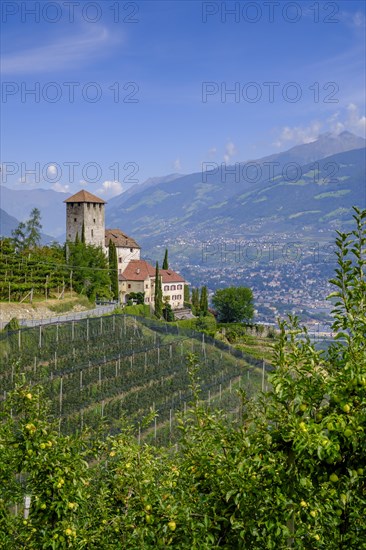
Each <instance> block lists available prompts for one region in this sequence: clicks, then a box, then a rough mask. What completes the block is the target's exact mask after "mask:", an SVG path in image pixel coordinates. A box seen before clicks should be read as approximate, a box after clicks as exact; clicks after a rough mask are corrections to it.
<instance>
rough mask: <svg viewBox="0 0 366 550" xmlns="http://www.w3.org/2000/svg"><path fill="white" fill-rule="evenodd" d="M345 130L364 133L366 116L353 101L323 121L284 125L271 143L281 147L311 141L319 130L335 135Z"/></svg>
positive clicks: (365, 130) (365, 132)
mask: <svg viewBox="0 0 366 550" xmlns="http://www.w3.org/2000/svg"><path fill="white" fill-rule="evenodd" d="M345 130H347V131H349V132H352V133H354V134H356V135H361V136H362V137H365V135H366V116H365V115H363V114H361V113H360V109H359V107H358V106H357V105H356V104H355V103H349V104H348V106H347V107H346V109H343V110H338V111H335V112H334V113H333V114H332V115H331V116H330V117H328V118H327V119H325V120H324V121H320V120H315V121H313V122H312V123H311V124H309V125H308V126H292V127H291V126H284V127H283V128H282V130H281V131H280V134H279V136H278V138H277V139H276V141H275V142H274V143H272V145H274V146H275V147H283V146H293V145H300V144H302V143H311V142H312V141H315V140H316V139H317V138H318V136H319V134H320V133H321V132H331V133H332V134H335V135H337V134H340V133H341V132H343V131H345Z"/></svg>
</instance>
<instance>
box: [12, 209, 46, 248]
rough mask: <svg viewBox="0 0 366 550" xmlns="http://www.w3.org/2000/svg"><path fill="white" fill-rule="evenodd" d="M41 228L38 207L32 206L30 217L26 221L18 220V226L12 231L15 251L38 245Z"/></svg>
mask: <svg viewBox="0 0 366 550" xmlns="http://www.w3.org/2000/svg"><path fill="white" fill-rule="evenodd" d="M41 229H42V224H41V213H40V211H39V210H38V208H33V209H32V211H31V213H30V218H29V219H28V220H27V221H26V222H20V224H19V225H18V227H17V228H16V229H14V230H13V231H12V236H13V242H14V245H15V248H16V249H17V251H21V250H25V249H26V248H36V247H37V246H39V244H40V242H41Z"/></svg>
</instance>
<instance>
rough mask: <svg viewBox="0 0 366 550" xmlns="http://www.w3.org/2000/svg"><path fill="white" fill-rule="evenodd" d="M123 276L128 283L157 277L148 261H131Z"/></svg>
mask: <svg viewBox="0 0 366 550" xmlns="http://www.w3.org/2000/svg"><path fill="white" fill-rule="evenodd" d="M122 276H123V277H124V280H127V281H145V280H146V279H148V278H149V277H155V268H154V267H153V266H152V265H150V264H149V263H148V262H147V261H146V260H131V261H130V262H129V263H128V265H127V267H126V269H125V270H124V272H123V274H122Z"/></svg>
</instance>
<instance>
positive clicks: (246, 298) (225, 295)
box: [212, 286, 254, 323]
mask: <svg viewBox="0 0 366 550" xmlns="http://www.w3.org/2000/svg"><path fill="white" fill-rule="evenodd" d="M212 303H213V305H214V307H215V309H216V311H217V315H218V320H219V321H220V322H223V323H239V322H249V321H251V320H252V319H253V315H254V306H253V293H252V291H251V289H250V288H247V287H244V286H240V287H228V288H222V289H219V290H216V292H215V294H214V296H213V298H212Z"/></svg>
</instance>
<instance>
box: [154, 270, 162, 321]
mask: <svg viewBox="0 0 366 550" xmlns="http://www.w3.org/2000/svg"><path fill="white" fill-rule="evenodd" d="M162 313H163V291H162V288H161V279H160V274H159V264H158V262H156V268H155V315H156V317H157V318H158V319H160V317H161V316H162Z"/></svg>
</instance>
